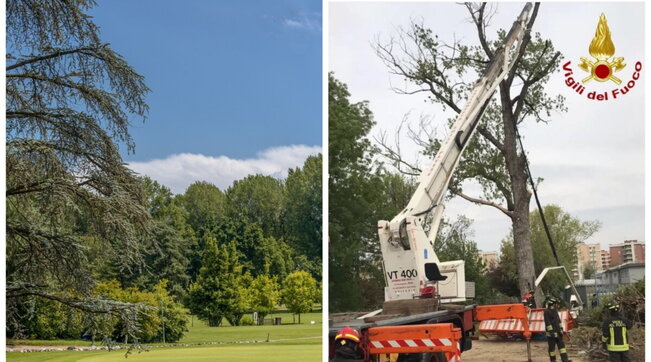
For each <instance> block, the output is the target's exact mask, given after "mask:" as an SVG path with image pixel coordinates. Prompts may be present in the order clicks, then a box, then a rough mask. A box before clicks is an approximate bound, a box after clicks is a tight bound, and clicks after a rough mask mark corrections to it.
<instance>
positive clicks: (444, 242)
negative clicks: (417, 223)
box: [434, 216, 492, 303]
mask: <svg viewBox="0 0 651 362" xmlns="http://www.w3.org/2000/svg"><path fill="white" fill-rule="evenodd" d="M471 225H472V220H470V219H468V218H467V217H465V216H459V217H458V218H457V220H455V221H454V222H452V223H449V222H443V223H442V227H441V228H440V230H439V233H438V235H437V237H436V242H435V244H434V251H435V252H436V254H437V255H438V257H439V259H440V260H444V261H447V260H463V261H464V262H465V263H464V270H465V274H466V281H469V282H474V283H475V300H476V301H477V302H478V303H484V302H487V301H488V300H490V298H491V296H492V290H491V287H490V283H489V281H488V277H487V276H486V275H485V274H484V263H483V262H482V259H481V256H480V255H479V249H477V243H476V242H474V241H473V240H472V238H473V236H474V232H473V231H472V229H471Z"/></svg>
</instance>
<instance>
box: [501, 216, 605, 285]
mask: <svg viewBox="0 0 651 362" xmlns="http://www.w3.org/2000/svg"><path fill="white" fill-rule="evenodd" d="M543 212H544V214H545V219H546V220H547V224H548V226H549V228H550V231H551V235H552V240H553V241H554V246H555V248H556V252H557V254H558V258H559V261H560V263H561V265H563V266H565V268H566V269H567V271H568V273H571V272H572V269H574V268H575V266H576V262H577V245H578V244H579V243H580V242H583V241H585V240H587V239H588V238H589V237H591V236H592V235H593V234H594V233H595V232H597V231H598V230H599V227H600V226H601V225H600V223H599V222H598V221H582V220H580V219H578V218H576V217H574V216H572V215H571V214H569V213H567V212H565V211H563V209H562V208H561V207H560V206H558V205H546V206H545V207H543ZM529 218H530V225H531V241H532V246H533V250H534V269H535V272H536V275H538V274H540V272H542V270H543V269H544V268H546V267H551V266H556V261H555V260H554V256H553V254H552V250H551V246H550V245H549V241H548V240H547V235H546V234H545V231H544V227H543V225H542V221H541V219H540V215H539V214H538V211H537V210H534V211H532V212H531V213H530V215H529ZM515 262H516V254H515V252H514V249H513V234H510V235H509V236H508V237H507V238H506V239H505V240H504V241H502V247H501V257H500V263H499V266H498V273H499V274H500V275H501V278H502V280H501V283H500V284H502V291H503V292H504V293H505V294H508V295H513V291H514V290H513V289H514V283H515V282H516V280H517V273H516V269H515ZM566 284H567V282H566V279H565V276H564V275H563V274H561V273H560V272H559V273H557V274H556V273H549V274H548V276H546V277H545V280H544V281H543V284H542V289H543V290H544V291H545V293H546V294H553V295H557V296H558V295H560V293H561V292H562V291H563V287H564V286H565V285H566ZM509 286H510V287H509Z"/></svg>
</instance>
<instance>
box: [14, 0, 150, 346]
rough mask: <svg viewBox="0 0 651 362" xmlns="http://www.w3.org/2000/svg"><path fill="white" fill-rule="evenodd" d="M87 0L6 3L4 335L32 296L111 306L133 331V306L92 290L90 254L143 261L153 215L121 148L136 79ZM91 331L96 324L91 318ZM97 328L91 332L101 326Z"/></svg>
mask: <svg viewBox="0 0 651 362" xmlns="http://www.w3.org/2000/svg"><path fill="white" fill-rule="evenodd" d="M93 5H94V2H93V1H92V0H8V1H7V18H6V19H7V62H6V75H7V98H6V102H7V109H6V117H7V124H6V131H7V144H6V165H7V184H6V207H7V215H6V218H7V229H6V231H7V249H6V253H7V280H6V295H7V306H6V307H7V310H6V313H7V333H8V335H10V336H20V335H25V334H28V333H29V332H30V331H28V330H26V329H25V322H26V321H27V320H29V319H30V318H32V316H31V315H30V312H31V313H33V312H34V310H33V308H31V307H30V305H34V301H35V300H38V299H43V300H49V301H54V302H56V303H60V304H61V305H64V306H66V307H68V308H71V309H74V310H78V311H81V312H83V313H85V314H86V317H87V318H86V319H85V320H87V321H90V323H89V324H88V325H87V327H89V328H90V330H91V333H92V330H93V328H92V327H93V325H94V324H93V321H95V320H97V319H96V318H94V316H98V315H102V316H104V315H107V314H112V315H115V316H117V317H119V318H121V319H122V320H123V325H124V329H125V331H124V332H125V333H128V334H130V335H132V336H133V335H134V334H135V332H136V331H137V325H136V323H135V320H136V316H137V314H138V310H139V309H140V308H141V307H142V306H140V305H133V304H129V303H119V302H115V301H111V300H109V299H106V298H101V297H95V296H93V288H94V286H95V284H96V283H95V278H94V277H93V272H92V270H91V265H93V263H96V262H97V260H94V259H93V257H92V256H91V255H95V258H106V259H110V260H112V261H113V263H115V264H117V267H118V268H117V270H120V271H121V272H124V273H128V272H130V271H134V268H139V267H140V266H142V259H141V248H142V247H143V245H142V244H143V242H142V240H147V239H150V238H147V237H146V234H147V230H148V227H149V226H148V225H149V222H150V216H149V214H148V212H147V210H146V208H145V206H144V196H143V192H142V186H141V183H140V181H139V180H138V179H137V178H136V177H135V176H134V174H133V172H132V171H131V170H129V169H128V168H127V167H126V166H125V165H124V163H123V161H122V158H121V156H120V154H119V152H118V144H120V145H124V146H125V147H126V148H127V150H128V151H130V152H131V151H133V149H134V144H133V141H132V139H131V137H130V135H129V132H128V126H129V121H130V120H129V118H130V117H136V118H140V119H143V120H144V118H145V115H146V112H147V104H146V103H145V95H146V93H147V92H148V88H147V87H146V85H145V83H144V80H143V77H142V76H141V75H140V74H138V73H136V72H135V71H134V70H133V68H131V67H130V66H129V65H128V64H127V62H126V61H125V60H124V59H123V58H122V57H121V56H120V55H119V54H117V53H115V52H114V51H113V50H111V48H110V47H109V46H108V45H107V44H104V43H102V42H101V39H100V38H99V29H98V27H97V26H96V25H95V24H94V23H93V22H92V21H91V18H90V16H88V15H87V14H86V11H88V9H89V8H90V7H92V6H93ZM95 327H98V326H97V325H95ZM99 329H100V328H95V330H99Z"/></svg>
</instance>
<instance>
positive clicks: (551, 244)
mask: <svg viewBox="0 0 651 362" xmlns="http://www.w3.org/2000/svg"><path fill="white" fill-rule="evenodd" d="M514 128H515V134H516V135H517V136H518V142H520V149H521V150H522V157H523V158H524V165H525V166H526V168H527V175H528V176H529V182H530V183H531V189H532V190H533V196H534V198H535V199H536V205H538V213H539V214H540V219H541V220H542V223H543V227H544V228H545V234H547V240H548V241H549V246H550V247H551V248H552V254H554V259H555V260H556V265H557V266H561V262H560V261H559V260H558V254H556V247H555V246H554V241H553V240H552V234H551V232H550V231H549V226H547V221H546V220H545V214H544V213H543V208H542V206H541V205H540V199H539V198H538V192H537V191H536V185H535V184H534V182H533V177H532V176H531V170H530V169H529V160H528V159H527V154H526V153H525V152H524V146H523V145H522V138H521V137H520V132H519V131H518V126H517V124H516V125H515V126H514Z"/></svg>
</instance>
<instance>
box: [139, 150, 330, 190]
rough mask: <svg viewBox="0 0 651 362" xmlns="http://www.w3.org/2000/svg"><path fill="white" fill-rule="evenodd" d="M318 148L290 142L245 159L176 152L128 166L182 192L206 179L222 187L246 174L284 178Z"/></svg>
mask: <svg viewBox="0 0 651 362" xmlns="http://www.w3.org/2000/svg"><path fill="white" fill-rule="evenodd" d="M320 152H321V147H320V146H306V145H291V146H281V147H274V148H269V149H266V150H263V151H261V152H258V154H257V157H255V158H248V159H234V158H230V157H228V156H216V157H215V156H205V155H201V154H192V153H180V154H175V155H170V156H168V157H167V158H165V159H155V160H151V161H146V162H131V163H130V164H129V167H130V168H131V169H132V170H134V171H135V172H137V173H139V174H141V175H146V176H149V177H151V178H152V179H154V180H156V181H158V182H160V183H161V184H163V185H165V186H167V187H169V188H170V189H171V190H172V192H173V193H176V194H178V193H183V192H185V189H186V188H187V187H188V186H190V185H191V184H192V183H193V182H195V181H207V182H210V183H212V184H214V185H216V186H217V187H219V188H220V189H221V190H225V189H226V188H228V187H229V186H230V185H231V184H232V183H233V181H235V180H239V179H242V178H244V177H246V176H248V175H253V174H263V175H269V176H273V177H277V178H284V177H286V176H287V171H288V170H289V169H290V168H295V167H300V166H302V165H303V162H304V161H305V159H306V158H307V157H308V156H310V155H315V154H318V153H320Z"/></svg>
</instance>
